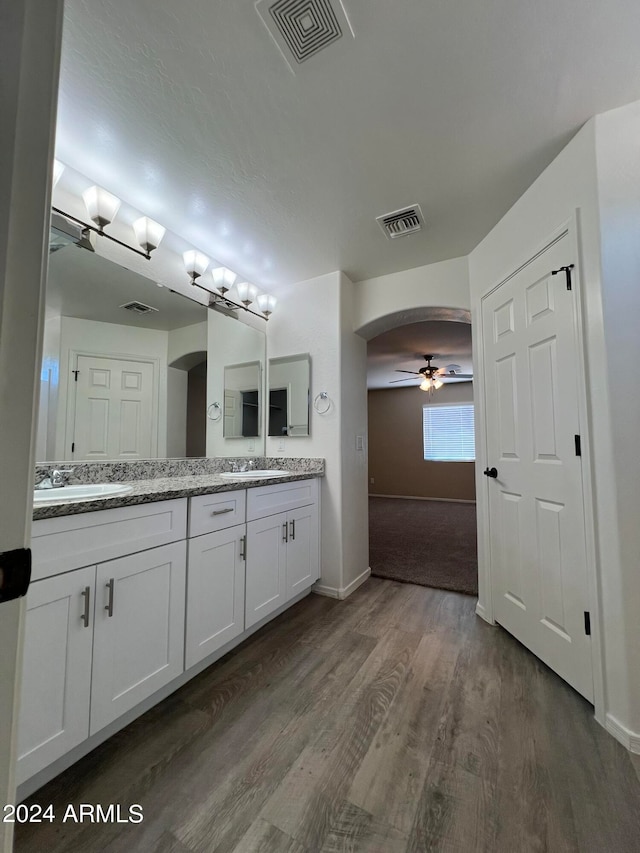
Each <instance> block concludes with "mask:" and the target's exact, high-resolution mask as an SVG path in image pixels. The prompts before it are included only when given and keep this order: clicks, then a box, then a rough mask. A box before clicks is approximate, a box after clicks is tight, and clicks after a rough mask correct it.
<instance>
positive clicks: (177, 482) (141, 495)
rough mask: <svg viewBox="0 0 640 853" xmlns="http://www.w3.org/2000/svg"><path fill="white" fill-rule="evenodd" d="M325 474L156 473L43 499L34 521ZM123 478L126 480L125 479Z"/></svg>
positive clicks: (306, 472)
mask: <svg viewBox="0 0 640 853" xmlns="http://www.w3.org/2000/svg"><path fill="white" fill-rule="evenodd" d="M322 476H324V470H321V471H300V472H297V473H296V472H292V473H290V474H287V475H286V476H284V475H283V476H279V477H273V478H268V479H257V480H242V481H241V482H238V481H234V480H227V479H223V478H222V477H220V476H219V474H190V475H187V476H181V477H180V476H178V477H176V476H171V477H155V478H153V479H148V480H128V481H124V482H126V485H128V486H131V487H132V490H131V491H130V492H127V493H126V494H124V495H114V496H112V497H105V498H95V499H93V500H88V501H68V502H62V503H61V502H60V501H56V502H55V503H40V504H38V505H37V506H34V508H33V518H34V521H38V520H40V519H43V518H56V517H58V516H63V515H76V514H79V513H83V512H95V511H96V510H99V509H115V508H116V507H122V506H135V505H136V504H144V503H151V502H152V501H168V500H172V499H173V498H190V497H195V496H197V495H211V494H215V493H216V492H232V491H238V490H239V489H255V488H257V487H258V486H267V485H273V484H274V483H290V482H292V481H294V480H309V479H311V478H313V477H322ZM121 482H123V481H121Z"/></svg>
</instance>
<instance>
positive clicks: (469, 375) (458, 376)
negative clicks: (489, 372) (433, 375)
mask: <svg viewBox="0 0 640 853" xmlns="http://www.w3.org/2000/svg"><path fill="white" fill-rule="evenodd" d="M438 376H439V377H440V379H473V373H439V374H438Z"/></svg>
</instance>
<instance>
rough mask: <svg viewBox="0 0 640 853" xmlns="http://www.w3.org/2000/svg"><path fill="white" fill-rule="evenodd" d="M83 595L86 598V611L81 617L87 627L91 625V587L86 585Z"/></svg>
mask: <svg viewBox="0 0 640 853" xmlns="http://www.w3.org/2000/svg"><path fill="white" fill-rule="evenodd" d="M81 594H82V597H83V598H84V613H83V614H82V616H81V617H80V618H81V619H82V623H83V625H84V627H85V628H88V627H89V606H90V603H91V587H90V586H85V588H84V589H83V590H82V593H81Z"/></svg>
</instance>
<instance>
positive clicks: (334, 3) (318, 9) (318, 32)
mask: <svg viewBox="0 0 640 853" xmlns="http://www.w3.org/2000/svg"><path fill="white" fill-rule="evenodd" d="M256 9H257V11H258V14H259V15H260V17H261V18H262V21H263V23H264V25H265V26H266V28H267V29H268V30H269V32H270V33H271V36H272V38H273V40H274V41H275V43H276V44H277V45H278V47H279V48H280V51H281V52H282V55H283V56H284V58H285V59H286V60H287V63H288V64H289V67H290V68H291V70H292V71H293V72H294V74H295V73H296V71H297V70H298V69H299V68H300V66H301V65H302V63H303V62H306V61H307V59H310V58H311V57H312V56H315V55H316V53H320V51H321V50H324V48H325V47H328V46H329V45H330V44H333V42H335V41H337V40H338V39H340V38H342V36H343V35H346V36H350V37H351V38H353V37H354V36H353V30H352V29H351V24H350V23H349V19H348V18H347V13H346V11H345V9H344V6H343V5H342V2H341V0H275V2H274V0H258V2H257V3H256Z"/></svg>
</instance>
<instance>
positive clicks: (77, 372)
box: [71, 370, 80, 382]
mask: <svg viewBox="0 0 640 853" xmlns="http://www.w3.org/2000/svg"><path fill="white" fill-rule="evenodd" d="M71 372H72V373H73V381H74V382H77V381H78V374H79V373H80V371H79V370H72V371H71Z"/></svg>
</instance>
